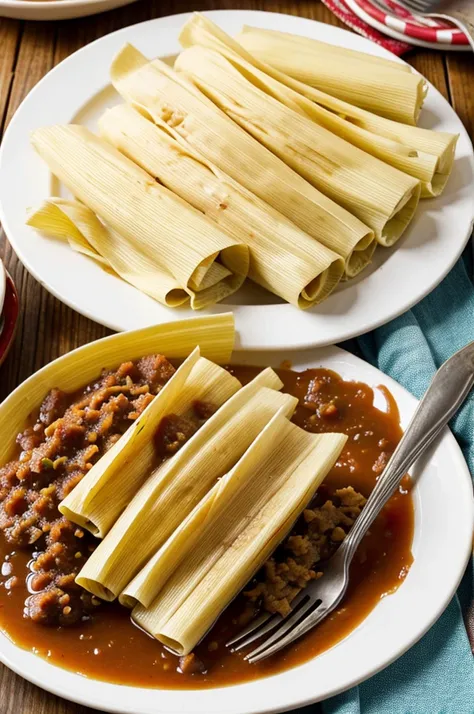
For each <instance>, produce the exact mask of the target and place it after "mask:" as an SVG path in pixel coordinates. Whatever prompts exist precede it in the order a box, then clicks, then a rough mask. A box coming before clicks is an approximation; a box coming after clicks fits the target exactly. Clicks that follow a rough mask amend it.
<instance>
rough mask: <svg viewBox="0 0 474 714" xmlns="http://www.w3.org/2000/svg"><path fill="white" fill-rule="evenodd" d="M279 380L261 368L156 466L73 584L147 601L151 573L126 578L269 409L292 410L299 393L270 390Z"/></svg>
mask: <svg viewBox="0 0 474 714" xmlns="http://www.w3.org/2000/svg"><path fill="white" fill-rule="evenodd" d="M265 385H268V386H265ZM280 387H281V382H280V380H279V379H278V377H277V376H276V374H275V373H274V372H273V371H272V370H266V371H265V372H264V373H262V375H260V376H259V377H257V378H256V380H254V381H253V382H251V383H250V384H248V385H247V386H246V387H243V389H241V390H240V391H239V392H238V393H237V394H236V395H234V397H233V398H232V399H229V401H228V402H226V404H224V406H223V407H221V409H220V410H219V411H218V412H216V414H214V415H213V416H212V417H211V419H209V421H208V422H207V423H206V424H205V425H204V426H203V427H201V429H200V430H199V431H198V432H197V433H196V434H195V435H194V436H193V437H192V438H191V439H190V440H189V441H188V443H187V444H185V445H184V446H183V447H182V448H181V449H180V451H179V452H178V453H177V454H176V455H175V456H173V457H172V458H171V459H168V460H167V461H166V462H164V463H163V464H162V465H161V466H160V467H158V468H157V469H156V470H155V471H154V472H153V473H152V474H151V475H150V477H149V478H148V480H147V481H146V483H145V484H144V486H143V487H142V488H141V489H140V491H139V492H138V493H137V495H136V496H135V498H134V499H133V500H132V501H131V503H130V504H129V506H128V507H127V508H126V510H125V511H124V513H123V514H122V516H121V517H120V518H119V519H118V521H117V522H116V523H115V525H114V527H113V528H112V530H111V531H110V532H109V533H108V535H107V537H106V538H105V539H104V540H103V541H102V543H101V544H100V545H99V547H98V548H97V549H96V550H95V551H94V553H93V554H92V555H91V557H90V558H89V560H88V561H87V563H86V564H85V565H84V567H83V568H82V570H81V572H80V573H79V575H78V577H77V582H78V583H79V585H82V587H84V588H86V589H87V590H89V591H90V592H92V593H93V594H94V595H97V596H98V597H102V598H104V599H107V600H113V599H114V598H116V597H117V596H118V595H119V594H120V593H122V592H123V591H125V595H124V596H123V597H121V602H122V603H125V604H127V605H130V602H132V603H133V604H134V602H135V600H140V601H142V600H145V601H147V602H150V601H151V600H152V599H153V597H154V595H153V588H154V585H153V578H152V581H151V582H145V583H144V582H142V581H140V582H136V581H133V582H132V583H131V581H132V580H133V578H134V577H135V575H137V573H138V572H139V571H140V570H141V568H143V567H144V566H145V565H146V563H147V561H148V560H149V559H150V558H151V557H152V556H153V555H154V553H155V552H156V550H157V549H158V548H160V546H161V545H162V544H163V543H164V541H165V540H166V539H167V538H168V537H169V536H170V535H172V533H173V532H174V530H175V529H176V528H177V527H178V526H179V525H180V523H181V522H182V521H183V519H184V518H186V516H187V515H188V513H189V512H190V511H191V510H192V509H193V508H194V506H195V505H196V504H197V503H198V502H199V501H200V500H201V498H203V497H204V496H205V494H206V493H207V491H208V490H209V489H210V488H212V486H213V485H214V484H215V482H216V480H217V479H218V478H221V477H222V476H223V475H224V474H225V473H226V472H227V471H228V470H229V469H230V468H231V467H232V466H233V465H234V464H235V463H236V461H238V459H239V458H240V457H241V456H242V454H243V453H244V451H245V450H246V449H247V448H248V447H249V446H250V444H251V443H252V441H253V440H254V439H255V437H256V436H257V435H258V433H259V432H260V431H261V430H262V429H263V428H264V426H265V425H266V424H267V423H268V422H269V421H270V420H271V418H272V417H273V416H274V415H275V413H276V412H277V411H278V410H279V409H280V408H281V407H284V408H285V409H286V410H287V414H288V416H291V414H292V413H293V410H294V409H295V406H296V404H297V400H296V399H295V398H294V397H291V396H290V395H288V394H281V393H280V392H278V391H276V389H279V388H280ZM150 591H151V592H150Z"/></svg>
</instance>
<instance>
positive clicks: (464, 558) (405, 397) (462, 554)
mask: <svg viewBox="0 0 474 714" xmlns="http://www.w3.org/2000/svg"><path fill="white" fill-rule="evenodd" d="M114 337H117V336H114V335H112V336H109V337H106V338H102V339H107V340H111V339H114ZM78 349H81V348H78ZM285 357H287V358H288V359H290V361H292V363H293V365H294V366H295V368H298V366H299V368H300V369H303V368H304V367H305V365H308V364H309V363H311V364H313V365H314V366H321V365H322V364H324V362H327V361H328V360H333V361H332V362H331V368H335V369H339V370H340V371H341V373H342V375H343V377H345V378H349V379H352V378H354V377H350V376H348V375H344V365H346V369H348V370H349V372H350V371H352V370H354V371H355V372H356V373H359V370H360V377H359V378H360V379H361V380H363V381H365V382H369V384H370V385H371V386H374V387H375V386H376V385H378V384H385V385H387V386H388V388H389V389H390V391H391V392H392V393H393V394H394V396H395V399H396V401H397V403H399V404H400V402H401V401H402V402H403V407H402V408H401V410H400V412H401V419H402V422H403V423H404V424H406V422H407V421H408V420H409V418H410V414H411V413H412V412H413V411H414V409H415V407H416V404H417V403H418V400H417V399H416V398H415V397H413V396H412V395H411V394H410V393H409V392H408V391H407V390H406V389H405V388H404V387H402V386H401V385H399V384H398V383H397V382H395V380H393V379H392V378H391V377H389V376H388V375H385V374H384V373H382V372H381V371H380V370H379V369H378V368H376V367H374V366H373V365H371V364H370V363H368V362H365V360H363V359H360V358H359V357H357V356H355V355H353V354H352V353H349V352H347V351H346V350H343V349H341V348H339V347H336V346H331V347H320V348H314V349H313V350H311V351H305V350H299V351H296V352H290V351H289V352H288V354H287V355H285ZM232 360H233V361H234V362H240V363H242V362H243V363H245V362H246V363H247V364H249V363H254V364H255V363H256V362H257V363H260V364H273V365H274V366H277V364H276V363H277V361H278V357H277V355H276V354H275V353H274V352H272V351H265V352H260V353H254V352H251V351H244V352H242V351H235V352H234V353H233V355H232ZM407 401H408V404H409V405H410V406H409V408H408V407H407V404H406V402H407ZM407 412H410V413H407ZM439 450H442V452H443V454H444V457H445V458H448V459H449V460H450V462H451V463H452V464H453V467H454V469H455V470H456V472H459V478H458V480H457V486H458V488H459V489H461V493H460V495H459V498H463V497H464V496H465V495H466V494H468V495H470V494H472V481H471V476H470V473H469V469H468V467H467V464H466V462H465V460H464V457H463V455H462V452H461V449H460V447H459V445H458V444H457V442H456V440H455V438H454V436H453V435H452V433H451V432H450V430H449V429H448V428H447V427H446V429H445V430H444V432H443V434H442V436H441V437H440V438H439V441H438V442H437V444H436V446H435V447H434V449H432V450H430V452H429V459H428V463H430V462H431V461H432V460H433V459H434V460H436V455H437V454H438V458H439V453H438V452H439ZM424 468H426V463H425V464H424ZM416 493H417V488H416V487H415V490H414V494H415V495H416ZM420 508H421V504H420V506H419V508H418V509H416V510H419V509H420ZM464 508H465V512H464V514H465V520H466V523H465V526H466V527H467V526H469V523H468V521H469V522H470V524H471V526H472V523H473V521H474V501H473V499H472V498H470V499H469V498H468V499H465V503H464ZM415 538H416V534H415ZM470 554H471V528H469V530H468V531H466V539H465V543H464V544H463V548H462V550H461V549H459V552H458V553H457V559H458V561H459V567H458V569H457V574H456V577H453V579H452V582H451V585H450V587H449V590H448V591H447V592H446V593H445V595H444V597H443V600H442V602H441V603H438V605H437V608H436V612H435V613H434V614H432V615H431V616H430V618H429V619H428V621H427V622H425V623H424V624H423V625H422V627H421V628H418V627H417V628H416V630H415V631H414V632H413V631H412V634H411V636H410V638H408V639H407V641H406V642H405V643H404V646H403V647H402V648H400V649H399V650H398V651H397V653H396V654H394V655H393V656H391V657H390V658H387V659H385V660H384V661H383V662H382V663H380V664H379V665H377V666H376V667H373V668H372V669H371V670H370V672H368V673H365V674H364V675H363V676H358V677H353V678H352V679H350V680H348V681H346V682H345V683H344V684H343V685H341V686H339V687H337V688H333V689H332V690H331V691H328V692H323V693H322V694H320V695H316V696H314V695H313V696H308V695H306V696H304V697H303V698H299V699H298V698H296V699H294V700H293V701H292V702H288V701H285V702H284V703H283V706H282V705H281V704H280V703H278V704H274V705H271V706H270V707H268V706H265V707H264V708H262V706H259V705H255V704H254V703H253V701H254V700H253V697H252V693H251V692H252V685H253V684H255V683H254V682H250V683H247V684H243V685H234V686H232V685H231V686H227V687H218V688H213V689H208V690H177V691H174V692H173V694H176V693H178V694H183V693H184V694H185V695H186V694H188V696H192V697H193V700H198V699H199V698H200V695H202V694H204V696H206V694H207V695H209V693H210V695H211V696H212V694H213V693H216V692H224V693H232V692H234V693H235V694H236V700H237V699H238V693H237V692H236V689H238V688H240V687H247V688H248V690H250V691H249V692H248V693H247V699H250V700H251V701H252V704H251V705H246V706H244V708H243V709H242V710H241V708H240V706H241V705H239V708H238V709H236V708H235V707H230V708H229V709H223V708H219V710H214V709H213V712H214V714H216V712H217V711H218V712H219V714H226V712H227V713H228V714H237V712H238V713H239V714H241V712H242V713H243V712H245V714H270V713H276V712H282V711H286V710H287V709H288V708H294V707H302V706H305V705H308V704H312V703H315V702H316V701H321V700H322V699H326V698H327V697H330V696H335V695H336V694H339V693H341V692H342V691H346V690H347V689H349V688H351V687H353V686H355V685H357V684H359V683H360V682H361V681H364V680H365V679H367V678H369V677H371V676H373V675H374V674H376V673H377V672H379V671H381V670H382V669H384V668H385V667H387V666H389V665H390V664H391V663H392V662H393V661H395V660H396V659H398V658H399V657H400V656H402V655H403V654H404V653H405V652H406V651H407V650H408V649H409V648H410V647H412V646H413V645H414V644H415V643H416V642H417V641H418V640H419V639H420V638H421V637H422V636H423V635H424V634H425V633H426V632H427V631H428V630H429V629H430V627H431V626H432V625H433V624H434V622H436V620H437V619H438V617H440V616H441V614H442V613H443V612H444V610H445V608H446V607H447V605H448V604H449V602H450V601H451V599H452V596H453V595H454V593H455V591H456V589H457V587H458V585H459V582H460V581H461V578H462V575H463V573H464V570H465V566H466V564H467V562H468V560H469V557H470ZM403 587H404V585H403V584H402V585H401V588H400V589H399V591H397V592H400V590H401V589H402V588H403ZM395 597H396V595H395ZM377 607H380V603H379V605H377V606H376V608H377ZM376 608H375V609H376ZM372 612H373V611H372ZM369 617H370V615H369ZM357 629H358V628H356V630H354V632H356V631H357ZM350 637H351V635H349V637H348V638H345V639H346V641H347V640H349V639H350ZM5 642H9V638H8V637H7V636H6V635H5V634H3V633H1V632H0V661H2V662H3V663H4V664H5V665H6V666H7V667H9V668H10V669H12V670H13V671H14V672H16V673H17V674H18V675H19V676H21V677H23V678H24V679H27V680H28V681H30V682H32V683H33V684H36V685H37V686H40V687H41V688H43V689H46V690H47V691H49V692H51V693H53V694H55V695H57V696H60V697H63V698H66V699H68V700H69V701H73V702H76V703H78V704H82V705H85V706H92V707H94V708H99V709H101V710H103V711H107V712H112V713H114V714H131V712H133V714H142V712H143V714H150V713H151V712H152V711H153V714H167V712H168V711H171V710H169V709H168V706H166V707H165V708H162V707H160V706H159V705H158V706H157V707H155V705H153V707H154V708H153V710H152V709H150V708H149V707H147V708H145V709H142V708H141V705H140V701H139V697H140V696H141V694H137V692H142V691H143V690H141V688H134V687H130V686H127V685H118V686H117V685H111V684H110V683H104V682H100V681H97V680H91V679H87V678H83V677H82V676H81V675H77V674H73V673H71V672H68V671H67V670H64V669H62V668H60V667H58V666H56V665H51V664H49V663H47V662H46V661H45V660H42V659H41V658H38V657H37V656H36V655H33V654H32V653H31V652H28V651H26V650H23V649H21V648H19V647H18V646H16V645H14V644H13V645H12V647H13V650H14V654H18V652H19V653H20V655H23V656H24V657H25V659H26V660H27V661H26V662H24V663H23V666H21V665H18V664H17V663H16V662H12V661H11V659H10V658H9V657H8V656H6V655H5V654H4V651H3V649H4V647H2V645H4V644H5ZM343 642H344V640H342V641H341V643H339V644H338V645H336V646H335V647H333V648H331V649H330V650H328V651H327V652H331V651H334V650H335V649H337V648H338V647H339V646H341V645H342V644H343ZM324 654H325V653H323V654H322V655H320V656H321V657H323V656H324ZM30 660H31V662H30ZM38 660H39V661H40V662H42V664H43V666H45V667H46V668H47V670H48V671H50V672H51V677H50V680H49V681H48V682H47V684H46V685H45V684H44V682H43V681H42V680H41V679H40V675H39V674H36V673H35V668H34V666H33V667H29V664H31V663H33V664H34V663H35V662H38ZM305 664H306V665H307V664H308V663H305ZM305 664H303V665H301V666H302V667H304V666H305ZM298 668H299V667H296V668H293V669H289V670H286V671H285V672H283V673H280V674H277V675H272V676H271V677H267V678H262V679H259V680H256V683H257V684H258V683H260V684H262V682H263V683H264V685H265V684H271V681H272V680H276V679H277V678H278V677H280V676H282V675H284V674H286V675H289V676H291V673H292V672H293V671H295V670H296V669H298ZM60 675H62V677H64V679H65V680H66V681H64V682H62V681H61V679H62V677H60ZM70 677H73V678H74V680H73V681H75V682H77V683H78V687H77V690H76V691H75V692H73V693H71V691H70V689H69V684H68V681H67V680H69V678H70ZM79 683H81V685H80V686H79ZM86 683H87V684H88V685H91V683H92V688H94V685H95V686H97V687H99V688H100V687H101V686H105V687H107V688H109V687H111V686H117V689H118V691H117V692H116V696H115V700H114V702H113V703H112V704H110V703H109V697H107V703H106V708H105V707H104V702H103V701H100V702H99V704H97V703H96V700H94V698H93V696H91V695H90V694H88V693H87V691H86V688H87V684H86ZM81 688H82V691H81ZM147 691H148V692H151V693H155V694H156V693H157V692H161V693H162V694H164V693H167V692H170V690H160V689H151V690H147ZM127 692H130V693H133V692H135V693H136V694H135V695H134V697H136V699H135V698H133V699H130V702H131V703H126V704H124V703H123V702H125V700H126V693H127ZM131 696H132V695H131ZM292 696H293V695H292ZM137 701H138V703H137ZM176 711H178V710H177V709H175V708H174V707H173V712H176ZM202 711H203V709H202V708H201V707H198V708H196V709H195V708H194V707H193V706H191V707H189V702H188V705H187V706H184V705H183V706H181V705H180V707H179V712H180V714H194V712H199V713H200V714H202Z"/></svg>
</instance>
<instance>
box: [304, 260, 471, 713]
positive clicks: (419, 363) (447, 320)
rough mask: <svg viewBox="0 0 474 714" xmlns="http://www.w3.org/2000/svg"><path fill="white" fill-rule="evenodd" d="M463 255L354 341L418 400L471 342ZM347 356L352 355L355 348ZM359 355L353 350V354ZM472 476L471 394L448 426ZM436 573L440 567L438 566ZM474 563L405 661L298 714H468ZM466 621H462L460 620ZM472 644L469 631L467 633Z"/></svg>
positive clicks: (466, 268) (467, 262) (467, 263)
mask: <svg viewBox="0 0 474 714" xmlns="http://www.w3.org/2000/svg"><path fill="white" fill-rule="evenodd" d="M470 262H471V254H470V251H469V252H466V254H465V255H464V256H463V259H461V260H459V261H458V263H457V264H456V266H455V267H454V268H453V270H452V271H451V272H450V273H449V275H448V276H447V277H446V278H445V279H444V281H443V282H442V283H441V284H440V285H439V287H438V288H436V290H434V291H433V292H432V293H431V294H430V295H428V297H426V298H425V299H424V300H423V301H422V302H421V303H419V304H418V305H417V306H416V307H414V308H413V309H412V310H409V311H408V312H406V313H405V314H404V315H402V316H401V317H399V318H397V319H395V320H393V321H392V322H390V323H389V324H388V325H384V326H383V327H380V328H379V329H377V330H375V331H374V332H371V333H369V334H367V335H364V336H363V337H361V338H359V340H358V341H357V345H356V346H355V351H357V352H359V353H360V352H362V356H363V357H364V358H365V359H366V360H367V361H368V362H370V363H371V364H373V365H375V366H376V367H378V368H379V369H380V370H382V372H385V373H386V374H389V375H390V376H391V377H393V378H394V379H395V380H396V381H397V382H399V383H400V384H402V385H403V386H404V387H405V388H406V389H408V390H409V391H410V392H411V393H412V394H414V395H415V396H416V397H418V398H419V397H421V396H422V395H423V393H424V392H425V390H426V389H427V387H428V385H429V383H430V381H431V378H432V376H433V374H434V372H435V371H436V369H437V368H438V367H439V366H440V365H441V363H442V362H444V361H445V360H446V359H448V357H450V356H451V355H452V354H453V353H454V352H456V350H458V349H460V348H461V347H463V346H464V345H466V344H467V343H468V342H470V341H471V340H474V286H473V283H472V281H471V279H470V278H469V275H472V271H471V270H470ZM344 346H349V349H354V345H352V346H351V345H344ZM357 348H358V349H357ZM450 426H451V429H452V431H453V432H454V435H455V436H456V438H457V440H458V442H459V444H460V446H461V448H462V450H463V453H464V456H465V458H466V461H467V463H468V465H469V468H470V471H471V474H474V391H473V392H472V393H471V395H470V396H469V398H468V399H467V401H466V402H465V404H464V406H463V408H462V409H461V410H460V412H459V413H458V414H457V415H456V417H455V418H454V419H453V420H452V423H451V424H450ZM440 567H442V563H440ZM473 596H474V588H473V577H472V564H471V566H470V567H469V568H468V572H466V574H465V576H464V578H463V582H462V584H461V586H460V588H459V590H458V594H457V596H455V597H454V599H453V600H452V601H451V603H450V604H449V606H448V608H447V609H446V610H445V612H444V613H443V614H442V616H441V617H440V618H439V620H438V621H437V622H436V623H435V625H434V626H433V627H432V628H431V630H430V631H429V632H428V633H427V634H426V635H425V636H424V637H423V638H422V639H421V640H420V641H419V642H418V643H417V644H416V645H415V646H414V647H412V648H411V649H410V650H409V651H408V652H407V653H406V654H405V655H403V656H402V657H401V658H400V659H398V660H397V661H396V662H395V663H394V664H392V665H390V667H387V669H385V670H383V671H382V672H380V673H379V674H377V675H375V676H374V677H372V678H371V679H369V680H367V681H366V682H363V683H362V684H361V685H359V686H358V687H354V688H353V689H350V690H349V691H347V692H345V693H343V694H340V695H338V696H336V697H332V698H331V699H327V700H326V701H324V702H322V703H321V704H320V705H319V707H320V708H319V707H317V706H316V705H314V706H313V707H305V708H304V709H300V710H298V711H299V712H300V713H301V714H303V713H306V714H315V713H316V712H317V711H322V712H323V713H324V714H474V661H473V658H472V651H471V646H470V643H469V637H468V633H467V630H466V626H465V624H464V619H463V611H464V614H465V615H466V613H467V610H468V608H472V606H473ZM466 621H467V617H466ZM472 635H473V637H474V632H472Z"/></svg>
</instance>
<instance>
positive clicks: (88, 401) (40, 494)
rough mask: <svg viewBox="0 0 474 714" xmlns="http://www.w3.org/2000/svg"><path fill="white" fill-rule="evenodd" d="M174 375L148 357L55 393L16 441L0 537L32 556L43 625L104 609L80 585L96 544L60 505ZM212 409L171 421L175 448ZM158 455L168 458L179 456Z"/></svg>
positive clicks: (5, 476) (5, 471)
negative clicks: (29, 550)
mask: <svg viewBox="0 0 474 714" xmlns="http://www.w3.org/2000/svg"><path fill="white" fill-rule="evenodd" d="M174 372H175V368H174V367H173V365H172V364H171V363H170V362H169V361H168V360H167V359H166V358H165V357H164V356H163V355H149V356H147V357H144V358H142V359H140V360H138V361H137V362H136V363H133V362H125V363H123V364H121V365H120V367H119V368H118V369H117V370H116V371H114V372H104V373H103V374H102V375H101V377H100V379H99V380H98V381H97V382H95V383H93V384H91V385H89V386H87V387H86V388H85V389H84V390H83V391H82V392H81V393H79V394H76V395H68V394H65V393H64V392H62V391H61V390H59V389H52V390H51V391H50V392H49V394H48V395H47V396H46V398H45V399H44V401H43V403H42V405H41V407H40V410H39V415H38V419H37V420H36V422H35V423H34V424H33V425H32V426H28V427H27V428H26V429H25V430H24V431H23V432H22V433H21V434H19V435H18V437H17V443H18V445H19V447H20V448H21V450H22V451H21V454H20V456H19V458H18V459H17V460H15V461H12V462H10V463H8V464H7V465H6V466H4V467H3V468H0V531H2V532H3V534H4V537H5V538H6V540H7V541H8V542H9V543H11V544H12V545H13V546H14V547H15V548H28V547H30V548H32V549H33V551H34V552H33V557H32V560H31V561H30V571H31V572H30V574H29V575H28V578H27V583H28V590H29V592H30V593H31V596H30V597H29V598H28V599H27V601H26V603H25V615H26V616H27V617H30V618H32V619H33V620H34V621H36V622H39V623H42V624H48V625H58V624H59V625H70V624H74V623H75V622H77V621H78V620H80V619H81V618H84V617H87V616H88V615H89V614H90V612H92V611H93V610H94V608H95V607H97V606H98V605H99V604H100V601H99V600H97V598H95V597H93V596H92V595H90V593H88V592H86V591H85V590H83V589H82V588H81V587H79V586H78V585H76V583H75V577H76V575H77V573H78V572H79V570H80V569H81V568H82V566H83V565H84V563H85V561H86V560H87V558H88V557H89V555H90V553H91V552H92V550H93V549H94V545H95V541H94V539H93V538H92V537H91V536H90V534H89V533H87V532H85V531H83V530H82V529H81V528H78V527H77V526H76V525H75V524H73V523H71V522H70V521H68V520H67V519H66V518H64V517H63V516H62V515H61V514H60V512H59V510H58V505H59V503H60V501H61V500H62V499H63V498H64V497H65V496H66V495H67V494H68V493H69V492H70V491H71V490H72V489H73V488H74V487H75V486H76V485H77V484H78V483H79V482H80V481H81V479H82V478H83V477H84V476H85V474H86V473H87V472H88V471H89V469H91V468H92V466H93V465H94V463H95V462H96V461H97V460H98V459H99V458H100V457H101V456H102V454H104V453H105V452H106V451H107V450H108V449H109V448H111V446H113V444H114V443H116V441H117V440H118V439H119V438H120V436H121V435H122V434H123V433H124V432H125V431H126V430H127V428H128V427H129V426H130V424H132V422H133V421H134V420H135V419H137V418H138V416H139V415H140V414H141V413H142V412H143V411H144V409H146V407H147V406H148V404H149V403H150V402H151V401H152V399H153V398H154V396H155V395H156V394H158V393H159V391H160V390H161V389H162V388H163V386H164V385H165V384H166V382H167V381H168V380H169V379H170V378H171V377H172V375H173V374H174ZM211 411H212V407H211V406H210V405H205V404H202V405H201V404H200V403H199V405H198V406H196V408H195V409H194V410H193V414H191V415H190V417H189V418H188V417H185V418H181V417H172V421H173V419H174V421H173V429H174V432H173V429H171V431H169V430H167V431H166V434H167V438H169V441H170V443H173V444H174V443H175V442H176V441H178V442H179V443H178V446H181V445H182V443H184V441H186V440H187V438H189V437H190V436H191V435H192V433H194V431H196V430H197V429H198V428H199V426H200V424H201V423H203V416H202V414H203V412H205V413H210V412H211ZM193 418H194V421H193ZM184 422H186V428H184V426H183V424H184ZM191 427H192V428H191ZM172 432H173V433H172ZM174 450H176V449H174ZM160 453H161V456H162V457H164V456H166V455H170V454H171V453H174V451H173V449H164V450H162V451H160Z"/></svg>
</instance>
